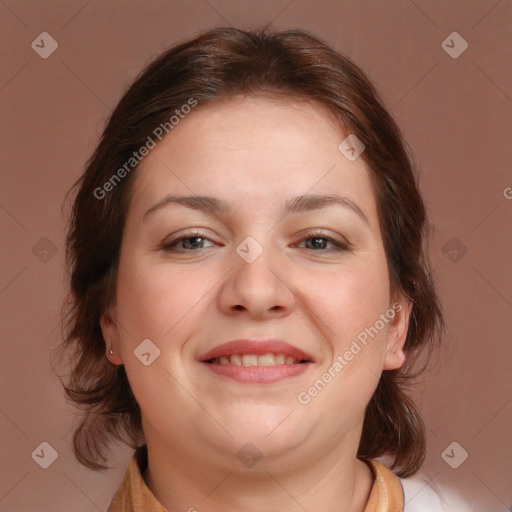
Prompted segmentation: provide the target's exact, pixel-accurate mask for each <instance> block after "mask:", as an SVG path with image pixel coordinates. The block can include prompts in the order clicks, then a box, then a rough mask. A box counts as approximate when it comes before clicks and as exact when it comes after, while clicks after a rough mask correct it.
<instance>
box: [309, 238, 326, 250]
mask: <svg viewBox="0 0 512 512" xmlns="http://www.w3.org/2000/svg"><path fill="white" fill-rule="evenodd" d="M311 241H312V243H313V246H314V247H316V248H318V247H320V248H323V245H324V243H325V240H324V239H323V238H320V237H315V238H312V239H311Z"/></svg>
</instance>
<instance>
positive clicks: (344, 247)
mask: <svg viewBox="0 0 512 512" xmlns="http://www.w3.org/2000/svg"><path fill="white" fill-rule="evenodd" d="M191 238H202V239H206V240H210V239H209V238H208V236H207V235H206V234H205V233H201V232H200V231H194V232H193V233H188V234H186V235H184V236H181V237H179V238H177V239H176V240H171V241H170V242H166V243H162V245H161V247H160V249H162V250H164V251H166V252H181V253H183V252H195V251H197V250H199V249H202V247H199V248H196V249H176V245H178V244H179V243H180V242H183V241H184V240H189V239H191ZM314 238H319V239H322V240H327V241H328V242H330V243H332V244H333V245H334V248H333V249H320V250H315V249H307V250H309V251H313V252H341V251H348V250H349V249H350V243H349V242H338V241H337V240H335V239H334V238H331V237H329V236H326V235H325V234H323V233H320V232H312V233H308V235H307V236H306V237H304V238H302V239H301V240H299V242H298V243H302V242H304V241H307V240H312V239H314ZM210 241H211V240H210Z"/></svg>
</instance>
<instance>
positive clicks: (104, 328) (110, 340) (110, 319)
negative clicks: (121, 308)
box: [100, 307, 123, 365]
mask: <svg viewBox="0 0 512 512" xmlns="http://www.w3.org/2000/svg"><path fill="white" fill-rule="evenodd" d="M115 318H116V310H115V307H111V308H109V309H108V310H107V311H105V313H103V315H102V316H101V319H100V326H101V332H102V333H103V339H104V340H105V351H106V355H107V359H108V360H109V361H110V362H111V363H112V364H115V365H121V364H123V359H122V358H121V351H120V342H119V327H118V325H117V322H116V320H115ZM111 350H113V352H114V353H113V354H111V353H110V351H111Z"/></svg>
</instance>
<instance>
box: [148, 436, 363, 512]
mask: <svg viewBox="0 0 512 512" xmlns="http://www.w3.org/2000/svg"><path fill="white" fill-rule="evenodd" d="M356 439H357V437H356ZM146 440H147V448H148V467H147V470H146V472H145V474H144V475H143V476H144V480H145V481H146V485H147V486H148V487H149V489H150V490H151V491H152V493H153V494H154V495H155V497H156V498H157V500H158V501H159V502H160V503H161V504H162V505H163V506H164V507H165V508H167V509H168V510H173V511H189V512H195V511H196V510H204V509H207V510H208V511H210V512H235V511H239V510H244V511H246V512H266V511H268V510H280V511H282V512H295V511H297V510H301V509H302V510H322V511H324V512H340V511H344V512H363V511H364V510H365V506H366V503H367V501H368V496H369V494H370V491H371V488H372V485H373V475H372V473H371V470H370V468H369V467H368V465H367V464H366V463H364V462H362V461H359V460H357V459H356V458H355V453H354V452H353V450H347V447H346V446H344V444H346V443H343V442H342V443H340V446H338V447H337V448H336V449H335V450H330V451H326V452H325V453H324V454H323V456H318V450H317V451H315V453H314V455H315V456H314V458H313V457H309V458H308V457H307V456H306V458H304V456H301V457H300V459H299V456H298V455H296V456H293V455H290V454H286V455H283V456H282V457H274V458H272V459H271V460H270V459H269V458H268V457H263V458H262V459H260V460H259V461H258V462H257V463H256V464H255V465H254V466H253V467H252V468H250V469H249V468H247V469H245V468H244V469H241V464H239V463H238V461H236V462H235V464H233V457H231V458H230V459H229V462H228V463H226V462H227V458H225V457H223V455H222V454H220V455H219V456H217V457H215V456H211V455H212V454H209V453H208V454H203V456H201V452H200V451H197V450H195V452H194V453H193V454H191V453H190V451H189V450H187V449H185V450H180V448H179V447H180V444H179V443H174V444H173V446H170V445H169V444H168V443H162V442H161V439H159V438H158V437H157V436H146ZM347 441H348V440H347ZM352 444H353V443H352ZM235 460H236V459H235ZM242 467H243V466H242Z"/></svg>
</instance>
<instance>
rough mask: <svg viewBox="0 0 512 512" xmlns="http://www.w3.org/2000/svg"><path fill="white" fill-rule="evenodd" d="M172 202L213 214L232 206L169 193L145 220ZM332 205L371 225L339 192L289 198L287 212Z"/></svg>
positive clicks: (351, 202)
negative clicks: (348, 210)
mask: <svg viewBox="0 0 512 512" xmlns="http://www.w3.org/2000/svg"><path fill="white" fill-rule="evenodd" d="M170 204H179V205H181V206H185V207H186V208H191V209H193V210H200V211H206V212H209V213H211V214H213V215H216V214H219V213H223V214H229V213H231V212H232V208H231V206H230V205H229V203H227V202H226V201H224V200H222V199H218V198H216V197H209V196H176V195H171V194H170V195H167V196H165V197H164V198H162V199H161V200H160V201H158V202H157V203H155V204H154V205H153V206H151V207H150V208H149V209H148V210H147V211H146V213H145V214H144V216H143V220H145V219H146V217H147V216H148V215H150V214H151V213H153V212H154V211H156V210H159V209H161V208H163V207H165V206H168V205H170ZM330 206H341V207H343V208H348V209H350V210H352V211H353V212H354V213H356V214H357V215H358V216H359V217H360V218H361V219H362V220H363V221H364V222H365V223H366V224H368V225H370V222H369V221H368V217H367V216H366V215H365V214H364V212H363V210H361V208H360V207H359V206H358V205H357V204H356V203H354V201H352V200H351V199H349V198H348V197H346V196H342V195H339V194H306V195H301V196H297V197H294V198H292V199H289V200H288V201H286V203H285V207H284V212H285V214H286V215H287V214H294V213H303V212H308V211H313V210H320V209H323V208H328V207H330Z"/></svg>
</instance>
